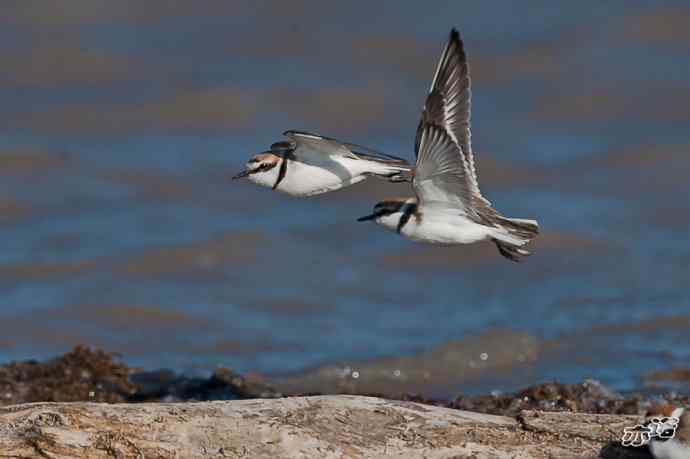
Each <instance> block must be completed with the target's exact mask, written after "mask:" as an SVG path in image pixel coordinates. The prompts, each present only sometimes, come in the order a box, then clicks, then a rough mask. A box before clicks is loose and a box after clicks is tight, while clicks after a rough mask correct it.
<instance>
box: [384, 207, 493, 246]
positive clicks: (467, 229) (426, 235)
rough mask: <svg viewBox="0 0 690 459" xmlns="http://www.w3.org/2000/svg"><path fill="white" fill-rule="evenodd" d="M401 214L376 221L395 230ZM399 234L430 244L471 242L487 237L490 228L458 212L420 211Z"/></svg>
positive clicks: (412, 216)
mask: <svg viewBox="0 0 690 459" xmlns="http://www.w3.org/2000/svg"><path fill="white" fill-rule="evenodd" d="M402 215H403V214H402V213H400V212H396V213H394V214H391V215H386V216H383V217H380V218H379V219H377V223H379V224H380V225H382V226H385V227H386V228H388V229H390V230H393V231H397V229H398V223H399V222H400V217H401V216H402ZM400 234H401V235H402V236H405V237H406V238H409V239H412V240H413V241H420V242H427V243H431V244H471V243H473V242H478V241H482V240H484V239H487V238H489V237H490V236H491V228H488V227H486V226H483V225H480V224H478V223H475V222H474V221H472V220H470V219H469V218H467V217H465V216H463V215H459V214H450V213H448V214H447V213H440V214H435V213H433V212H429V213H425V212H422V213H421V216H420V217H419V218H417V217H416V216H415V215H411V216H410V218H409V220H408V221H407V223H405V224H404V225H403V226H402V228H401V229H400Z"/></svg>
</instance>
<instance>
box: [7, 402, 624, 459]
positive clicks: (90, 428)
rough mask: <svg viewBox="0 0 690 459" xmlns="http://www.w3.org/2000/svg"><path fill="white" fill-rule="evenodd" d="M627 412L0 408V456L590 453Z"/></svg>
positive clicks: (322, 405) (276, 405) (330, 405)
mask: <svg viewBox="0 0 690 459" xmlns="http://www.w3.org/2000/svg"><path fill="white" fill-rule="evenodd" d="M636 421H637V419H636V418H634V417H624V416H602V415H586V414H572V413H541V412H539V413H538V412H523V413H522V414H521V416H519V417H518V419H517V420H516V419H513V418H509V417H502V416H493V415H487V414H479V413H472V412H468V411H459V410H452V409H447V408H440V407H435V406H429V405H422V404H417V403H412V402H400V401H391V400H384V399H379V398H373V397H360V396H345V395H341V396H319V397H294V398H283V399H256V400H237V401H223V402H204V403H170V404H165V403H142V404H99V403H34V404H25V405H14V406H8V407H4V408H0V457H2V458H9V457H23V458H28V457H32V458H33V457H36V458H73V457H88V458H129V457H141V458H144V457H145V458H170V457H178V458H197V457H198V458H218V457H232V458H311V457H314V458H350V457H352V458H359V457H367V458H378V457H400V458H410V459H412V458H422V457H427V458H463V457H474V458H513V459H518V458H523V459H526V458H547V457H557V458H568V457H578V458H582V457H597V456H598V454H599V452H600V450H601V449H602V447H603V446H605V445H606V444H607V443H608V442H611V441H616V440H618V439H619V438H620V431H621V430H622V427H624V426H628V425H632V424H634V423H635V422H636Z"/></svg>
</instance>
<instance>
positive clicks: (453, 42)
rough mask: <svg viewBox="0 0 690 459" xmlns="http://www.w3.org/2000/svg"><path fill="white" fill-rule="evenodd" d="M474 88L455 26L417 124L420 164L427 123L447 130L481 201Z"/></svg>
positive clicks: (469, 185)
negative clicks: (472, 114)
mask: <svg viewBox="0 0 690 459" xmlns="http://www.w3.org/2000/svg"><path fill="white" fill-rule="evenodd" d="M470 110H471V89H470V72H469V65H468V63H467V56H466V54H465V50H464V48H463V43H462V40H461V39H460V34H459V33H458V31H457V30H455V29H453V30H452V31H451V33H450V38H449V40H448V43H447V44H446V47H445V48H444V50H443V53H442V54H441V58H440V60H439V62H438V66H437V67H436V72H435V74H434V79H433V81H432V83H431V88H430V90H429V94H428V96H427V98H426V102H425V104H424V110H423V111H422V117H421V120H420V122H419V126H418V128H417V138H416V144H415V152H416V153H417V163H418V164H419V151H420V149H421V140H422V135H423V133H424V131H425V129H426V127H427V126H435V127H437V128H439V129H441V130H442V131H444V132H445V133H446V135H447V136H448V138H449V139H450V140H451V141H452V142H453V143H454V144H455V145H456V146H457V154H458V155H459V156H461V157H462V164H464V165H465V167H466V173H465V174H464V177H465V178H464V180H465V181H466V182H467V183H466V187H467V188H468V189H469V190H470V191H471V192H472V193H473V194H474V195H476V197H477V198H479V199H480V200H481V201H484V203H486V204H487V205H488V204H489V202H488V201H486V200H485V199H484V198H483V197H482V196H481V193H480V191H479V184H478V182H477V172H476V169H475V165H474V155H473V154H472V143H471V132H470Z"/></svg>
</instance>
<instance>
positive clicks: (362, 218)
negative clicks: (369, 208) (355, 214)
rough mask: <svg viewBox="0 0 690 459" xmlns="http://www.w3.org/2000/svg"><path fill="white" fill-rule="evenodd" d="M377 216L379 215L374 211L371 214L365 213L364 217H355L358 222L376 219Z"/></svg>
mask: <svg viewBox="0 0 690 459" xmlns="http://www.w3.org/2000/svg"><path fill="white" fill-rule="evenodd" d="M378 216H379V214H378V212H374V213H373V214H371V215H365V216H364V217H359V218H358V219H357V221H358V222H366V221H369V220H374V219H376V217H378Z"/></svg>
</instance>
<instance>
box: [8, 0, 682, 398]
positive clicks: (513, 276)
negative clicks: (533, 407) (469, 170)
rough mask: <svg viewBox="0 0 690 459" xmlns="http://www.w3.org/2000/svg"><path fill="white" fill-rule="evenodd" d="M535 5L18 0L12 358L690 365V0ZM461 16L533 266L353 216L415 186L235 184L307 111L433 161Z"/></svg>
mask: <svg viewBox="0 0 690 459" xmlns="http://www.w3.org/2000/svg"><path fill="white" fill-rule="evenodd" d="M526 5H529V6H526ZM526 5H522V4H521V6H520V7H519V8H518V7H517V6H516V5H514V4H513V2H497V3H491V5H489V4H486V3H484V2H435V3H431V4H426V3H425V4H424V5H422V4H421V3H418V2H396V3H395V4H393V3H385V2H384V3H380V4H379V3H375V4H371V3H370V2H366V3H362V2H354V3H352V2H349V3H347V4H345V3H342V4H340V5H338V6H333V5H330V6H326V5H323V4H321V3H318V2H291V3H290V5H289V6H288V4H287V3H285V4H283V3H278V2H276V3H267V4H265V5H264V6H260V7H257V6H255V5H253V3H251V2H246V3H240V2H227V3H226V2H215V1H211V0H208V1H202V2H178V3H176V4H175V7H174V8H172V7H170V5H169V4H168V3H167V2H162V1H161V2H159V1H152V2H145V3H143V4H140V3H139V2H106V3H104V4H101V3H99V2H83V1H75V2H70V3H68V4H61V5H59V6H58V5H54V6H50V5H45V4H44V3H41V4H40V5H39V3H38V2H32V1H28V2H15V3H12V6H8V7H7V8H6V9H7V11H6V12H4V13H3V17H2V18H0V22H1V23H2V27H0V56H2V62H3V72H2V75H0V99H1V100H3V103H2V104H1V106H0V115H1V116H2V120H3V122H2V124H1V125H0V126H2V127H1V128H0V231H1V232H2V236H3V237H2V250H0V361H6V360H11V359H25V358H43V357H48V356H52V355H56V354H57V353H60V352H63V351H65V350H67V349H69V348H70V347H71V346H73V345H75V344H77V343H87V344H90V345H94V346H101V347H103V348H104V349H108V350H113V351H117V352H119V353H121V354H122V356H123V358H124V360H125V361H126V362H128V363H131V364H132V365H141V366H145V367H147V368H159V367H170V368H174V369H177V370H180V371H186V372H192V373H193V372H204V371H207V370H209V369H211V368H213V367H214V366H216V365H226V366H230V367H233V368H235V369H237V370H239V371H243V372H246V371H257V372H260V373H262V374H266V375H270V376H272V377H273V378H275V379H276V381H280V384H283V385H285V386H286V387H295V388H296V387H298V386H299V387H304V388H307V389H305V391H306V390H343V386H342V384H344V383H343V381H345V382H346V383H347V381H350V379H358V380H359V381H357V383H358V384H362V386H361V387H362V388H363V389H364V390H367V391H372V392H373V391H381V390H383V389H382V387H391V386H390V385H391V384H393V385H394V387H400V388H401V390H411V391H417V392H422V393H424V392H426V393H435V394H443V395H446V394H454V393H457V392H458V391H460V390H462V391H468V392H486V390H487V389H494V388H496V389H515V388H517V387H518V386H522V385H525V384H530V383H534V382H540V381H545V380H550V379H558V380H559V381H563V382H579V381H582V380H583V379H585V378H590V377H593V378H597V379H600V380H602V381H603V382H604V383H606V384H609V385H611V386H613V387H614V388H617V389H621V390H628V389H636V388H640V387H642V386H643V385H644V379H643V375H644V374H645V373H648V372H650V371H653V370H657V369H666V368H671V367H678V366H688V360H689V358H690V289H689V288H688V279H690V268H689V266H690V242H688V233H689V230H690V200H689V199H688V194H689V193H688V192H689V191H690V190H689V188H688V175H689V173H690V139H689V138H688V132H690V110H688V106H690V61H689V60H688V59H687V56H688V53H690V34H689V33H688V30H690V9H688V8H687V4H685V3H684V2H675V3H674V2H664V3H663V5H661V4H659V5H656V4H655V3H654V2H652V3H650V2H637V1H625V2H623V1H613V2H607V3H606V4H605V5H604V4H601V3H600V2H584V3H583V2H579V3H577V4H576V3H572V4H567V5H566V4H554V3H553V2H545V1H534V2H531V3H528V4H526ZM451 26H457V27H458V28H459V29H460V30H461V32H462V34H463V36H464V38H465V43H466V47H467V50H468V53H469V57H470V62H471V69H472V76H473V119H472V121H473V145H474V148H475V151H476V156H477V161H478V168H479V175H480V184H481V185H482V189H483V190H484V194H485V195H486V196H487V197H488V198H489V199H490V200H491V201H492V202H493V203H494V204H495V206H496V207H497V209H498V210H499V211H501V212H503V213H504V214H506V215H508V216H514V217H525V218H530V217H531V218H538V219H539V221H540V223H541V225H542V229H543V234H542V235H540V237H539V239H538V240H537V241H536V242H535V244H534V247H533V248H534V255H533V256H532V257H530V258H529V259H528V260H526V261H525V262H524V263H522V264H520V265H515V264H512V263H510V262H508V261H506V260H505V259H503V258H501V257H500V256H499V255H498V253H497V252H496V250H495V247H493V246H490V245H481V244H479V245H476V246H462V247H456V248H439V247H430V246H424V245H419V244H415V243H412V242H408V241H404V240H402V239H400V238H398V237H397V236H395V235H394V234H391V233H388V232H385V231H384V230H382V229H380V228H378V227H375V226H374V225H367V224H358V223H357V222H356V221H355V219H356V218H357V217H359V216H361V215H365V214H366V213H367V212H368V211H369V210H370V209H371V207H372V206H373V204H374V203H375V202H376V201H378V200H380V199H382V198H385V197H390V196H402V195H405V194H409V193H410V189H409V186H408V185H405V184H402V185H391V184H387V183H382V182H377V181H368V182H365V183H362V184H359V185H356V186H354V187H352V188H349V189H347V190H344V191H340V192H337V193H332V194H328V195H325V196H319V197H315V198H311V199H303V200H299V199H294V198H290V197H286V196H282V195H278V194H276V193H272V192H271V191H270V190H267V189H263V188H258V187H256V186H253V185H252V184H250V183H248V182H232V181H231V180H230V177H231V176H232V175H234V174H235V173H236V172H238V171H239V170H241V168H242V167H243V164H244V161H245V160H246V159H247V158H248V156H249V155H250V154H253V153H256V152H259V151H261V150H263V149H265V148H266V147H268V145H270V144H271V143H272V142H274V141H278V140H280V139H281V135H280V134H281V132H282V131H284V130H285V129H288V128H295V129H308V130H313V131H317V132H322V133H324V134H327V135H330V136H333V137H338V138H343V139H346V140H350V141H353V142H357V143H361V144H365V145H370V146H371V147H374V148H377V149H380V150H383V151H386V152H389V153H391V154H396V155H400V156H405V157H408V158H412V156H413V151H412V147H413V138H414V130H415V128H416V124H417V121H418V117H419V111H420V107H421V105H422V103H423V99H424V95H425V92H426V90H427V88H428V84H429V81H430V79H431V76H432V73H433V69H434V66H435V65H436V59H437V57H438V55H439V53H440V51H441V48H442V46H443V43H444V41H445V39H446V37H447V33H448V31H449V30H450V27H451ZM353 372H357V374H358V377H357V378H352V375H353V374H354V373H353ZM348 378H349V379H348ZM348 384H349V383H348Z"/></svg>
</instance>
